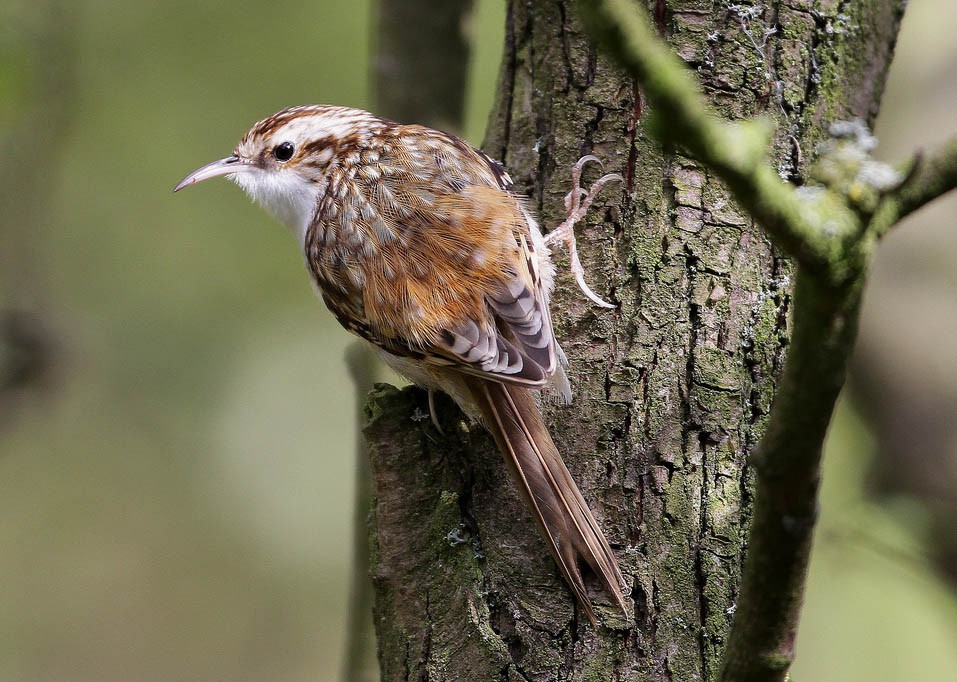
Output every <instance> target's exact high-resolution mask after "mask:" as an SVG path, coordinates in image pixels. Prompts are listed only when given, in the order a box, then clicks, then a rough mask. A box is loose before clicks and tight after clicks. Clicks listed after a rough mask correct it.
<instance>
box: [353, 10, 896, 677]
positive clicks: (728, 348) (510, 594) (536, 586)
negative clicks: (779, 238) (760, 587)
mask: <svg viewBox="0 0 957 682" xmlns="http://www.w3.org/2000/svg"><path fill="white" fill-rule="evenodd" d="M791 5H793V6H785V5H783V4H777V3H776V4H775V5H774V6H773V7H766V6H764V7H762V6H754V7H750V6H739V5H732V6H730V7H729V6H728V5H725V4H721V5H720V6H717V5H713V3H711V2H707V3H706V2H701V1H700V0H685V1H684V2H673V3H670V4H668V5H667V6H666V5H665V3H664V2H658V4H657V5H656V6H655V7H654V9H653V12H654V16H655V19H656V22H657V25H658V27H659V29H660V30H661V32H663V33H665V34H667V35H668V37H669V39H670V40H671V42H672V44H673V45H674V47H675V49H676V50H677V51H678V53H679V54H680V55H681V57H682V58H684V59H685V61H687V62H688V63H689V65H690V66H691V67H692V68H694V69H696V70H697V72H698V74H699V76H700V78H701V79H702V80H703V82H704V87H705V89H706V91H707V92H708V93H709V95H710V96H711V99H712V102H713V104H714V106H715V108H716V110H717V111H718V112H720V114H722V115H724V116H728V117H733V118H738V117H744V116H752V115H755V114H764V115H765V116H768V117H770V118H772V119H774V121H775V122H776V124H777V134H776V136H775V141H774V146H773V149H771V150H769V153H770V154H772V155H773V157H774V159H775V162H776V163H777V164H778V167H779V168H780V171H781V174H782V175H783V176H784V177H787V178H789V179H792V180H794V181H796V182H800V180H801V177H802V173H803V171H804V168H805V165H806V164H807V162H808V160H809V157H811V156H812V152H813V149H814V146H815V144H816V143H817V142H818V141H819V140H821V139H823V138H824V137H825V136H826V127H827V124H828V123H829V122H831V121H834V120H839V119H847V118H851V117H854V116H857V117H861V118H864V119H865V120H867V121H868V122H872V121H873V118H874V117H875V115H876V113H877V104H878V101H879V96H880V92H881V89H882V86H883V83H884V75H885V73H886V70H887V67H888V66H889V63H890V57H891V54H892V50H893V44H894V38H895V36H896V32H897V27H898V23H899V21H900V16H901V12H902V8H901V6H900V3H898V2H891V1H889V0H870V1H867V2H865V1H861V2H855V3H849V2H833V1H830V0H803V1H802V2H795V3H791ZM508 17H509V18H508V26H507V29H506V46H505V55H504V61H503V66H502V71H501V78H500V83H499V93H498V101H497V105H496V108H495V111H494V112H493V115H492V118H491V121H490V127H489V133H488V139H487V142H486V145H485V149H486V151H487V152H488V153H489V154H490V155H492V156H493V157H497V158H499V159H501V160H502V161H503V162H504V163H505V164H506V166H507V167H508V168H509V170H510V172H511V174H512V177H513V179H514V180H515V181H516V184H517V186H518V187H519V188H521V189H522V190H523V191H525V192H526V193H527V194H528V195H529V196H530V198H531V203H532V205H533V206H534V207H535V208H536V209H537V211H538V213H539V215H540V216H541V217H542V221H541V222H542V224H543V225H544V226H545V227H546V229H547V228H548V226H551V225H556V224H557V223H558V222H560V220H561V219H562V217H563V209H562V199H563V197H564V195H565V193H567V192H568V191H569V189H570V186H569V171H570V168H571V165H572V164H573V163H574V162H575V161H576V160H577V159H578V158H579V157H580V156H582V155H584V154H595V155H596V156H597V157H598V158H600V159H601V160H602V161H603V162H604V164H605V170H606V171H608V172H613V171H614V172H620V173H621V174H622V175H623V176H625V179H626V181H625V183H624V185H623V186H621V187H614V186H609V187H608V188H606V189H605V191H604V193H603V200H601V201H599V202H596V204H595V206H594V208H593V209H592V212H591V213H590V217H589V219H586V220H585V221H583V223H580V224H579V229H578V234H579V246H580V250H581V252H582V258H583V262H584V264H585V267H586V271H587V278H588V281H589V283H590V284H591V285H592V287H593V288H594V289H595V290H596V292H597V293H598V294H599V296H602V297H604V298H606V299H608V300H611V301H613V302H615V303H617V304H618V309H617V310H614V311H610V312H609V311H606V310H602V309H599V308H596V307H595V306H593V305H592V304H590V303H589V302H588V301H587V300H586V299H585V298H584V297H583V296H582V295H581V293H580V292H579V290H578V289H577V287H576V286H575V285H574V284H573V282H572V280H571V278H570V276H568V275H567V274H566V273H567V271H566V270H565V264H566V263H567V260H566V259H565V258H564V257H563V256H558V257H557V261H558V264H559V268H560V273H561V274H560V277H559V281H558V287H557V291H556V294H555V297H554V300H553V305H552V311H553V318H554V323H555V328H556V333H557V335H558V338H559V339H560V341H561V343H562V345H563V347H564V348H565V351H566V352H567V354H568V357H569V361H570V363H571V368H570V377H571V380H572V387H573V390H574V392H575V401H574V402H573V404H572V405H570V406H564V407H558V406H548V405H547V406H546V407H545V412H546V418H547V421H548V422H549V424H550V428H551V429H552V434H553V436H554V438H555V442H556V443H558V445H559V448H560V449H561V450H562V452H563V454H564V457H565V461H566V462H567V464H568V467H569V469H570V470H571V472H572V474H573V476H574V477H575V479H576V480H577V482H578V484H579V486H580V487H581V489H582V491H583V493H584V495H585V498H586V499H587V500H588V501H589V504H590V506H591V508H592V510H593V511H594V513H595V516H596V518H597V519H598V522H599V524H600V525H601V526H602V528H603V529H604V531H605V533H606V535H607V536H608V538H609V541H610V542H611V545H612V547H613V548H614V550H615V552H616V555H617V556H618V559H619V562H620V564H621V568H622V570H623V572H624V574H625V577H626V580H627V581H629V583H630V591H629V592H628V593H627V594H626V596H627V597H629V598H630V600H631V602H632V603H633V605H634V610H633V613H630V614H629V617H628V619H624V618H622V617H621V616H619V615H616V613H615V611H614V609H613V608H611V607H610V606H609V605H608V604H607V598H606V595H604V594H602V593H601V591H600V590H598V589H597V585H595V584H593V587H595V588H596V589H594V590H593V596H594V598H595V600H596V601H597V602H598V604H599V611H600V617H601V618H602V620H603V625H602V626H601V627H600V628H598V629H597V630H596V629H594V628H592V627H591V626H590V625H589V624H588V622H587V620H585V619H584V618H582V617H581V613H580V612H579V611H578V609H577V608H576V606H575V603H574V599H573V597H572V595H571V593H570V592H569V591H568V589H566V587H565V585H564V584H563V583H562V581H561V578H560V576H559V573H558V571H557V569H556V567H555V566H554V564H553V562H552V559H551V557H550V555H549V553H548V551H547V549H546V547H545V545H544V541H543V540H542V539H541V538H540V537H539V534H538V531H537V529H536V527H535V523H534V521H533V520H532V518H531V517H530V516H529V514H528V513H527V512H526V511H525V509H524V508H523V505H522V503H521V501H520V499H519V497H518V495H517V493H516V491H515V490H514V488H513V486H512V485H511V483H510V481H509V479H508V476H507V474H506V471H505V467H504V466H503V465H502V462H501V456H500V455H499V454H498V453H497V452H496V450H495V446H494V444H493V443H492V441H491V438H489V437H488V435H487V434H486V433H485V432H484V431H483V430H482V429H481V427H478V426H475V425H471V426H470V425H468V424H467V423H466V422H465V421H464V420H463V417H462V415H461V413H459V412H458V411H457V409H456V408H455V407H454V406H453V405H452V403H451V402H450V401H447V400H446V401H440V410H439V411H440V414H441V415H442V420H443V431H444V435H442V434H440V433H438V432H437V431H436V430H435V429H434V427H432V425H431V424H430V421H429V419H428V407H427V404H426V398H425V395H424V394H423V393H422V392H420V391H418V390H417V389H405V390H402V391H397V390H395V389H392V388H390V387H380V388H379V390H378V391H377V392H376V393H374V394H373V396H372V400H371V402H370V406H369V417H370V423H369V426H368V427H367V429H366V436H367V439H368V444H369V449H370V456H371V461H372V469H373V479H374V481H373V485H374V504H373V522H372V527H371V542H372V546H373V551H372V575H373V580H374V584H375V623H376V627H377V630H378V637H379V658H380V664H381V667H382V674H383V679H384V680H389V681H392V680H413V679H415V680H424V679H431V680H466V681H469V680H474V681H476V682H478V681H481V682H486V681H488V680H565V679H569V680H615V679H628V680H672V679H673V680H681V681H682V682H685V681H691V680H706V679H711V678H713V677H714V676H715V675H716V674H717V672H718V668H719V664H720V656H721V653H722V649H723V643H724V638H725V636H726V634H727V631H728V627H729V625H730V622H731V616H732V614H733V613H734V604H735V599H736V592H737V585H738V581H739V577H740V572H741V565H742V559H743V553H744V550H745V542H746V534H745V533H746V529H747V527H748V520H749V514H750V508H751V496H750V493H749V474H748V469H747V467H746V459H747V455H748V453H749V452H750V450H751V448H752V447H753V446H754V444H755V443H756V442H757V440H758V438H759V437H760V435H761V432H762V425H763V423H764V420H765V418H766V416H767V414H768V410H769V407H770V404H771V400H772V398H773V395H774V379H775V376H776V374H777V371H778V369H779V367H780V366H781V362H782V360H783V356H784V353H785V349H786V347H787V341H788V336H787V316H788V303H789V296H790V276H789V275H790V267H789V265H788V263H787V262H786V261H784V260H783V259H782V258H780V257H779V256H778V255H777V254H776V253H775V251H774V249H773V248H772V247H771V246H770V244H769V242H768V240H767V239H766V238H765V237H764V235H763V233H762V232H761V230H760V229H759V228H758V227H756V226H754V225H753V224H752V222H751V221H750V220H749V219H748V218H747V217H746V216H745V215H744V214H743V213H742V212H741V211H740V210H739V209H737V208H736V207H735V206H734V204H733V203H732V202H731V201H730V200H729V198H728V194H727V192H726V191H725V189H724V188H723V187H722V186H720V185H719V184H718V183H717V182H716V181H714V180H713V179H711V178H710V177H709V176H708V174H707V173H706V172H705V171H703V170H702V169H701V168H700V167H699V166H697V165H696V164H695V163H694V162H692V161H690V160H688V159H687V158H684V157H682V156H680V155H678V154H675V153H671V152H668V151H663V150H661V149H660V148H659V147H657V146H656V145H654V144H653V143H652V142H650V141H649V138H648V136H647V135H646V133H645V128H646V126H648V125H653V115H654V112H653V111H646V110H644V109H643V107H642V103H641V97H640V93H638V91H637V89H636V87H635V85H634V83H633V82H632V81H631V80H630V79H627V78H625V77H623V76H622V74H621V73H620V72H619V71H618V70H617V69H616V68H615V67H613V66H611V64H610V62H609V61H608V60H606V59H605V57H604V56H603V55H599V54H596V51H595V49H594V47H593V46H592V45H591V43H590V42H589V40H588V38H587V37H586V36H585V35H584V33H583V30H582V28H581V24H580V22H579V19H578V16H577V14H576V10H575V6H574V3H573V2H555V1H549V2H535V3H525V2H517V1H515V0H512V2H510V5H509V14H508ZM597 173H598V170H597V168H594V167H592V168H591V172H590V173H588V174H586V179H587V180H593V179H594V178H595V177H597ZM599 204H600V205H599ZM602 605H604V606H605V608H602Z"/></svg>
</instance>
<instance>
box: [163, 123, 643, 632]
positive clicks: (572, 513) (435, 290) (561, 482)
mask: <svg viewBox="0 0 957 682" xmlns="http://www.w3.org/2000/svg"><path fill="white" fill-rule="evenodd" d="M589 161H597V159H596V158H595V157H593V156H586V157H583V158H582V159H581V160H579V161H578V163H577V164H575V166H574V167H573V168H572V173H571V175H572V188H571V191H570V192H569V194H568V196H566V198H565V210H566V215H567V217H566V220H565V221H564V222H563V223H562V224H561V225H560V226H558V227H557V228H555V229H554V230H551V231H550V232H549V233H548V234H547V235H543V234H542V232H541V230H540V229H539V227H538V224H537V223H536V221H535V218H534V217H533V215H532V212H531V210H530V209H529V207H528V206H527V204H526V202H525V200H524V199H523V197H521V196H520V195H518V194H516V193H515V192H514V191H513V186H512V180H511V178H510V177H509V175H508V173H507V172H506V170H505V168H504V167H503V166H502V164H500V163H498V162H497V161H495V160H493V159H491V158H489V157H488V156H486V155H485V154H484V153H483V152H481V151H480V150H478V149H475V148H473V147H472V146H470V145H469V144H467V143H466V142H464V141H463V140H461V139H459V138H458V137H455V136H454V135H450V134H448V133H444V132H440V131H438V130H433V129H430V128H426V127H423V126H418V125H401V124H398V123H395V122H394V121H389V120H385V119H381V118H378V117H376V116H373V115H372V114H370V113H368V112H365V111H361V110H358V109H351V108H347V107H338V106H325V105H311V106H298V107H292V108H289V109H284V110H283V111H280V112H278V113H276V114H273V115H272V116H269V117H268V118H265V119H263V120H262V121H259V122H258V123H256V124H255V125H254V126H253V127H252V128H251V129H250V130H249V132H247V133H246V134H245V135H244V136H243V138H242V140H240V142H239V144H238V145H237V146H236V148H235V149H234V150H233V153H232V155H231V156H228V157H226V158H224V159H220V160H218V161H214V162H212V163H210V164H207V165H205V166H203V167H202V168H199V169H197V170H196V171H194V172H193V173H191V174H189V175H188V176H187V177H186V178H185V179H184V180H183V181H182V182H180V183H179V184H178V185H177V186H176V188H175V189H174V191H178V190H180V189H182V188H184V187H187V186H189V185H192V184H194V183H197V182H199V181H201V180H206V179H208V178H213V177H217V176H226V177H227V178H229V179H230V180H232V181H233V182H235V183H236V184H237V185H239V186H240V187H241V188H242V189H243V190H245V192H246V193H247V194H248V195H249V196H250V197H251V198H252V199H253V200H254V201H256V202H258V203H260V204H262V205H263V206H265V207H266V208H267V209H268V210H269V211H270V212H271V213H273V214H274V215H275V216H276V217H277V218H278V219H279V220H280V221H281V222H283V223H285V224H286V225H287V226H288V227H289V228H290V229H291V230H292V231H293V232H294V233H295V235H296V236H297V237H298V239H299V243H300V245H301V247H302V249H303V252H304V254H305V259H306V265H307V268H308V270H309V272H310V274H311V275H312V277H313V279H314V280H315V283H316V285H317V286H318V289H319V292H320V293H321V295H322V299H323V301H324V302H325V304H326V306H327V307H328V308H329V310H331V311H332V313H333V314H334V315H335V316H336V318H337V319H338V320H339V322H340V323H341V324H342V326H343V327H345V328H346V329H347V330H349V331H350V332H352V333H354V334H357V335H358V336H361V337H362V338H363V339H365V340H366V341H368V342H369V343H371V344H372V346H373V347H374V348H375V350H376V351H377V353H378V354H379V356H380V357H381V358H382V359H383V360H384V361H385V362H386V363H387V364H389V365H390V366H391V367H392V368H393V369H395V370H396V371H397V372H399V373H400V374H402V375H403V376H405V377H408V378H409V379H410V380H411V381H413V382H414V383H416V384H417V385H419V386H421V387H423V388H425V389H428V391H429V392H430V393H429V395H430V398H431V395H432V391H436V390H438V391H444V392H445V393H447V394H448V395H449V396H451V397H452V398H453V399H454V400H455V402H456V403H458V405H459V406H460V407H461V408H462V410H463V411H464V412H465V413H466V414H468V415H469V416H470V417H472V418H473V419H476V420H478V421H480V422H481V423H482V424H484V425H485V427H486V428H487V429H488V430H489V431H490V432H491V433H492V435H493V436H494V438H495V441H496V443H497V444H498V447H499V449H500V450H501V452H502V455H503V457H504V459H505V463H506V465H507V467H508V469H509V472H510V473H511V476H512V479H513V480H514V482H515V485H516V486H517V488H518V490H519V492H520V493H521V496H522V497H523V499H524V501H525V503H526V504H527V506H528V508H529V509H530V510H531V512H532V514H533V516H534V517H535V520H536V521H537V522H538V525H539V527H540V528H541V531H542V535H543V536H544V538H545V540H546V541H547V544H548V547H549V549H550V551H551V553H552V555H553V556H554V558H555V562H556V563H557V564H558V568H559V570H560V571H561V573H562V575H563V576H564V578H565V580H566V582H567V583H568V585H569V587H570V588H571V590H572V592H574V593H575V597H576V598H577V600H578V602H579V603H580V604H581V607H582V609H583V610H584V612H585V614H586V615H587V617H588V618H589V620H590V621H591V622H592V623H593V624H595V623H596V622H597V621H596V617H595V611H594V608H593V606H592V603H591V600H590V599H589V596H588V592H587V590H586V588H585V583H584V580H583V578H582V569H583V568H586V567H587V568H588V569H590V570H591V571H593V572H594V574H595V575H596V576H597V577H598V579H599V581H600V583H601V585H602V586H603V588H604V589H605V590H606V591H607V592H608V594H609V595H610V596H611V597H612V599H613V600H614V602H615V603H616V604H617V605H618V607H620V608H621V609H622V611H625V602H624V597H623V595H622V585H623V583H624V579H623V577H622V574H621V570H620V569H619V568H618V562H617V561H616V559H615V555H614V553H613V552H612V550H611V547H610V546H609V544H608V541H607V540H606V538H605V536H604V534H603V533H602V531H601V528H599V526H598V523H597V522H596V520H595V518H594V516H593V515H592V513H591V511H590V510H589V508H588V505H587V503H586V502H585V499H584V498H583V497H582V494H581V492H580V491H579V490H578V486H577V485H576V484H575V482H574V480H572V477H571V474H570V473H569V472H568V469H567V468H566V467H565V464H564V463H563V462H562V458H561V455H560V454H559V452H558V448H557V447H556V446H555V443H554V442H553V441H552V438H551V436H550V435H549V433H548V429H547V428H546V426H545V424H544V421H543V419H542V414H541V411H540V409H539V405H538V402H537V399H538V396H536V395H535V392H536V391H539V390H544V391H549V392H551V393H553V394H554V395H555V396H556V397H557V398H558V399H559V400H560V401H561V402H563V403H566V404H567V403H570V401H571V387H570V386H569V382H568V379H567V377H566V375H565V365H566V363H567V361H566V359H565V355H564V353H563V352H562V349H561V347H560V346H559V344H558V342H557V340H556V339H555V335H554V333H553V330H552V322H551V313H550V311H549V299H550V296H551V292H552V289H553V287H554V280H555V277H554V276H555V267H554V265H553V264H552V260H551V251H550V247H551V246H553V245H555V244H564V245H565V246H566V247H567V249H568V253H569V260H570V262H571V269H572V272H573V274H574V276H575V279H576V281H577V282H578V284H579V286H580V287H581V289H582V291H583V292H584V293H585V295H587V296H588V297H589V298H590V299H591V300H592V301H593V302H595V303H596V304H597V305H601V306H604V307H612V306H610V305H609V304H608V303H605V302H604V301H603V300H602V299H600V298H599V297H598V296H597V295H596V294H594V293H593V292H592V290H591V289H590V288H589V287H588V285H587V284H586V283H585V279H584V273H583V269H582V266H581V263H580V261H579V258H578V253H577V250H576V247H575V236H574V232H573V228H574V225H575V223H576V221H578V220H579V219H580V218H581V217H582V216H583V215H584V213H585V211H586V210H587V209H588V207H589V206H590V205H591V203H592V201H593V200H594V198H595V196H596V195H597V193H598V191H599V190H600V189H601V187H602V186H603V185H604V184H606V183H607V182H609V181H613V180H619V181H620V180H621V177H620V176H618V175H616V174H610V175H605V176H603V177H602V178H600V179H599V180H597V181H596V182H595V183H594V184H593V185H592V186H591V188H590V189H589V190H585V189H583V188H581V186H580V178H581V172H582V168H583V166H584V165H585V164H586V163H588V162H589ZM431 405H432V403H431V400H430V406H431ZM433 419H434V414H433Z"/></svg>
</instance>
